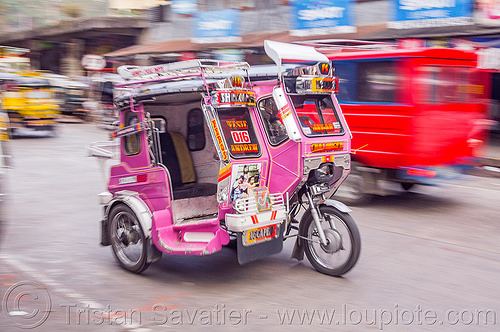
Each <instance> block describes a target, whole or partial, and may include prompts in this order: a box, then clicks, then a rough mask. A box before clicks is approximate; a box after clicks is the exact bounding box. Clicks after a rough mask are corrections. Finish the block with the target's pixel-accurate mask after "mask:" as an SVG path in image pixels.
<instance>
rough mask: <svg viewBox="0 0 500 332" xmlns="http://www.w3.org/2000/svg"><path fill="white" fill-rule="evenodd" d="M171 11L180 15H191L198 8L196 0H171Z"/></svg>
mask: <svg viewBox="0 0 500 332" xmlns="http://www.w3.org/2000/svg"><path fill="white" fill-rule="evenodd" d="M171 8H172V12H174V13H176V14H181V15H193V14H195V13H196V11H197V10H198V3H197V0H172V4H171Z"/></svg>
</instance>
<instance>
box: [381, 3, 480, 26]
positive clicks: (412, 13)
mask: <svg viewBox="0 0 500 332" xmlns="http://www.w3.org/2000/svg"><path fill="white" fill-rule="evenodd" d="M473 1H474V0H425V1H422V0H392V3H393V20H392V21H391V22H389V23H388V27H389V28H393V29H408V28H429V27H439V26H453V25H470V24H473V23H474V22H473V18H472V11H473Z"/></svg>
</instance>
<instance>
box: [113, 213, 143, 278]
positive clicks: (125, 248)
mask: <svg viewBox="0 0 500 332" xmlns="http://www.w3.org/2000/svg"><path fill="white" fill-rule="evenodd" d="M109 220H110V222H109V235H110V240H111V247H112V248H113V252H114V254H115V258H116V260H117V261H118V263H119V264H120V265H121V266H122V267H123V268H124V269H126V270H128V271H130V272H134V273H141V272H142V271H144V270H145V269H146V268H147V267H148V266H149V263H148V262H147V249H146V237H145V236H144V231H143V230H142V227H141V224H140V222H139V220H138V219H137V216H136V215H135V213H134V212H133V211H132V210H131V209H130V208H129V207H128V206H126V205H124V204H120V205H117V206H116V207H114V208H113V210H111V213H110V214H109Z"/></svg>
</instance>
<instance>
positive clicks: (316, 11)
mask: <svg viewBox="0 0 500 332" xmlns="http://www.w3.org/2000/svg"><path fill="white" fill-rule="evenodd" d="M290 7H291V10H292V15H291V18H292V22H291V25H292V30H291V31H290V35H292V36H311V35H324V34H332V33H354V32H356V27H355V26H354V25H353V20H352V10H353V6H352V0H302V1H294V2H293V4H292V5H291V6H290Z"/></svg>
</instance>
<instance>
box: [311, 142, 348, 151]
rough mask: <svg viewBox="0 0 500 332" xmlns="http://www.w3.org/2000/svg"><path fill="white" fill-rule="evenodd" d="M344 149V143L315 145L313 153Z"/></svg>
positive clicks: (312, 146)
mask: <svg viewBox="0 0 500 332" xmlns="http://www.w3.org/2000/svg"><path fill="white" fill-rule="evenodd" d="M343 149H344V142H330V143H313V144H311V152H329V151H340V150H343Z"/></svg>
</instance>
